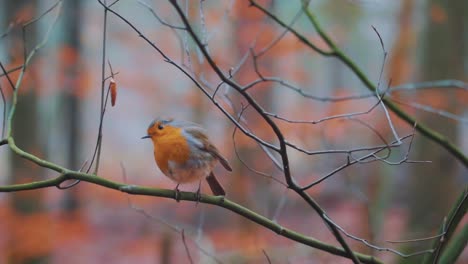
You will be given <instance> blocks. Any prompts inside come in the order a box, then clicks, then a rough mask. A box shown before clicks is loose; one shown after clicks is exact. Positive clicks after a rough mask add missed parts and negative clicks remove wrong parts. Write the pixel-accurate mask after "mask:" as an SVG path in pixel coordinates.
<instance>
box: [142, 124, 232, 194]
mask: <svg viewBox="0 0 468 264" xmlns="http://www.w3.org/2000/svg"><path fill="white" fill-rule="evenodd" d="M145 138H149V139H151V141H152V142H153V147H154V160H155V161H156V164H157V166H158V167H159V169H160V170H161V172H162V173H163V174H164V175H166V176H167V177H168V178H170V179H171V180H173V181H174V182H176V183H177V185H176V187H175V191H176V200H178V195H179V189H178V188H179V184H181V183H189V182H195V181H197V180H198V181H199V186H198V190H197V196H198V197H200V188H201V180H202V179H203V178H205V179H206V181H207V182H208V185H209V186H210V189H211V191H212V192H213V194H214V195H216V196H225V195H226V191H225V190H224V188H223V187H222V185H221V183H220V182H219V181H218V180H217V179H216V177H215V175H214V174H213V168H214V167H215V165H216V163H217V162H219V163H221V165H222V166H223V167H224V168H225V169H226V170H228V171H232V168H231V165H230V164H229V162H228V161H227V160H226V159H225V158H224V157H223V156H222V155H221V154H220V152H219V150H218V149H217V148H216V147H215V146H214V145H213V143H211V141H210V140H209V139H208V136H207V133H206V131H205V130H204V129H203V128H202V127H201V126H200V125H198V124H196V123H192V122H188V121H183V120H175V119H173V118H156V119H154V120H153V121H152V122H151V124H150V125H149V126H148V129H147V135H145V136H143V137H142V139H145Z"/></svg>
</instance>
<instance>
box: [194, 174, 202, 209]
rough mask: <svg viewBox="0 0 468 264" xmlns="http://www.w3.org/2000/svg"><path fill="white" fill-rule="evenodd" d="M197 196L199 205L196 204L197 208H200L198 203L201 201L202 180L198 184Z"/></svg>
mask: <svg viewBox="0 0 468 264" xmlns="http://www.w3.org/2000/svg"><path fill="white" fill-rule="evenodd" d="M195 195H196V197H197V203H196V204H195V206H198V203H199V202H200V199H201V180H200V181H199V182H198V189H197V192H196V194H195Z"/></svg>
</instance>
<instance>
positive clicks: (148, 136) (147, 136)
mask: <svg viewBox="0 0 468 264" xmlns="http://www.w3.org/2000/svg"><path fill="white" fill-rule="evenodd" d="M145 138H151V136H150V135H146V136H144V137H141V139H145Z"/></svg>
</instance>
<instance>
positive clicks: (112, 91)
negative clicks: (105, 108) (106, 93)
mask: <svg viewBox="0 0 468 264" xmlns="http://www.w3.org/2000/svg"><path fill="white" fill-rule="evenodd" d="M109 89H110V94H111V105H112V106H114V105H115V100H116V99H117V83H116V82H115V80H114V78H111V80H110V83H109Z"/></svg>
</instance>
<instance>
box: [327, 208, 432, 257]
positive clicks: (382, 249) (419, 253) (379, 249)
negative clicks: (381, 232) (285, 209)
mask: <svg viewBox="0 0 468 264" xmlns="http://www.w3.org/2000/svg"><path fill="white" fill-rule="evenodd" d="M325 217H326V218H327V219H328V220H329V221H330V222H331V223H333V225H334V226H335V227H336V228H338V229H339V230H340V231H341V232H342V233H343V234H345V235H346V236H347V237H349V238H351V239H353V240H356V241H359V242H361V243H363V244H364V245H366V246H368V247H370V248H372V249H375V250H378V251H387V252H391V253H394V254H396V255H398V256H400V257H402V258H409V257H414V256H419V255H423V254H429V253H432V252H434V250H433V249H427V250H421V251H417V252H414V253H409V254H404V253H402V252H400V251H398V250H395V249H392V248H387V247H379V246H376V245H373V244H371V243H369V241H367V240H366V239H364V238H360V237H357V236H355V235H352V234H350V233H348V232H346V230H344V229H343V228H342V227H341V226H339V225H338V224H337V223H335V222H333V221H332V220H331V219H330V218H329V217H328V215H325Z"/></svg>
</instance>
